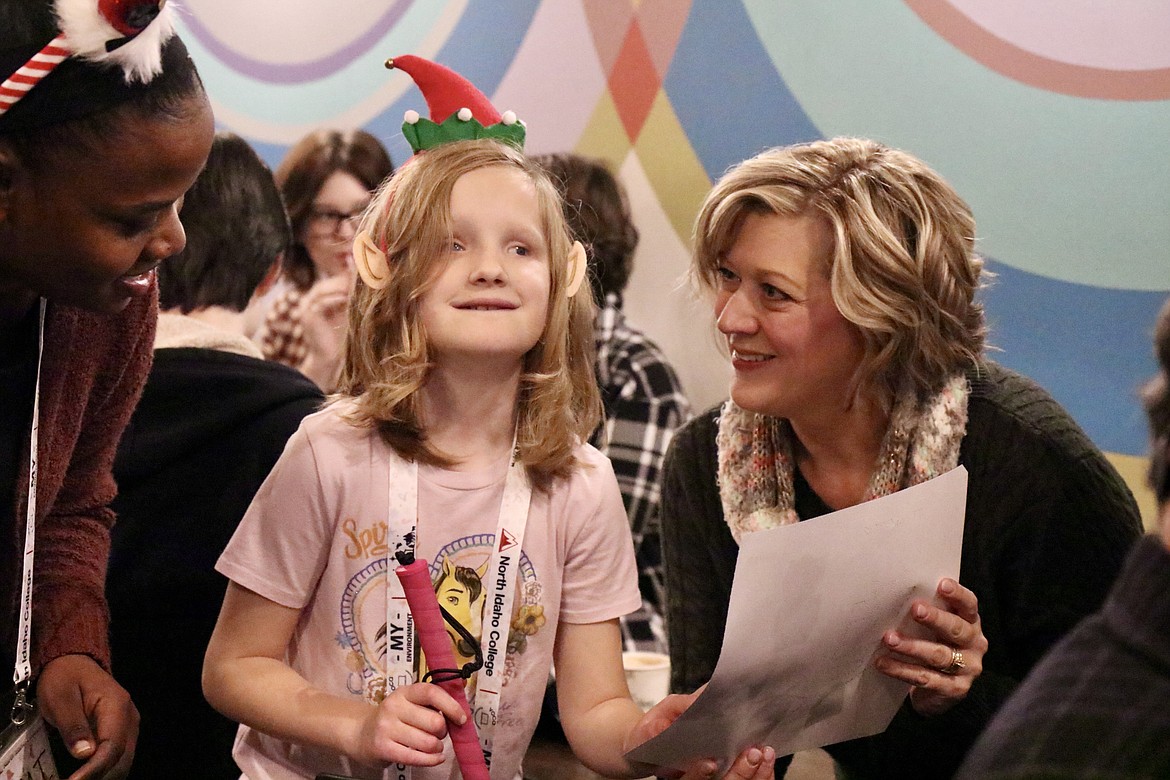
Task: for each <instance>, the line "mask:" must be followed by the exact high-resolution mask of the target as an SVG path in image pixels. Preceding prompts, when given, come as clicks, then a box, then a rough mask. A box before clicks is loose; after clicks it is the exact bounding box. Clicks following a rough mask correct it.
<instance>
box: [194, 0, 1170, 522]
mask: <svg viewBox="0 0 1170 780" xmlns="http://www.w3.org/2000/svg"><path fill="white" fill-rule="evenodd" d="M183 8H184V15H183V22H182V24H183V27H184V28H185V38H186V40H187V42H188V46H189V47H190V48H191V50H192V53H193V55H194V56H195V58H196V61H197V62H198V64H199V67H200V70H201V72H202V73H203V77H204V80H205V82H206V84H207V87H208V90H209V92H210V94H211V96H212V100H213V102H214V105H215V110H216V114H217V117H218V120H219V123H220V124H221V125H222V126H223V127H225V128H228V129H231V130H234V131H236V132H238V133H240V134H241V135H244V136H245V137H247V138H249V139H250V140H251V141H252V142H253V143H254V144H255V145H256V147H257V149H258V150H260V152H261V153H262V154H263V155H264V157H265V158H266V159H267V160H269V162H271V163H273V164H275V163H276V162H277V161H278V160H279V159H280V157H281V155H282V154H283V153H284V150H285V149H286V148H287V147H288V146H289V145H290V144H291V143H292V142H294V141H295V140H296V139H297V138H299V137H300V136H301V135H302V134H303V133H305V132H306V131H308V130H310V129H313V128H316V127H320V126H333V127H353V126H361V127H365V128H366V129H368V130H370V131H371V132H373V133H375V134H376V135H378V136H379V137H380V138H382V139H383V140H384V141H385V143H386V144H387V147H388V148H389V149H390V150H391V153H392V155H393V157H394V159H395V161H396V162H401V161H402V160H404V159H405V158H406V156H407V155H408V153H409V150H408V148H407V146H406V144H405V141H403V139H402V136H401V134H400V132H399V127H400V125H401V122H402V115H403V112H404V111H405V110H406V109H408V108H413V109H423V110H425V109H424V105H425V104H424V101H423V100H422V97H421V96H420V94H419V93H418V91H417V90H416V89H415V88H414V86H413V85H412V84H411V83H410V81H409V79H408V77H407V76H406V75H405V74H403V73H400V72H395V71H386V70H385V69H384V68H383V67H382V63H383V61H384V60H385V59H386V57H387V56H390V55H393V54H406V53H413V54H418V55H421V56H424V57H428V58H430V59H434V60H436V61H439V62H441V63H443V64H445V65H448V66H450V67H452V68H454V69H456V70H458V71H460V72H461V73H463V74H464V75H466V76H467V77H468V78H470V79H471V80H472V81H473V82H474V83H476V84H477V85H478V86H479V87H480V88H481V89H482V90H483V91H484V92H485V93H487V94H488V95H489V96H491V97H492V98H493V100H494V102H495V103H496V105H497V106H498V107H499V108H500V109H501V110H505V109H512V110H514V111H515V112H516V113H517V114H518V115H519V116H520V117H521V118H522V119H524V120H525V121H526V122H527V124H528V127H529V142H528V150H529V151H530V152H535V153H542V152H554V151H566V150H571V151H576V152H580V153H584V154H589V155H593V156H599V157H603V158H605V159H607V160H608V161H609V162H610V163H611V164H612V165H613V167H614V169H615V170H616V171H618V172H619V174H620V176H621V178H622V180H623V182H624V183H625V185H626V186H627V188H628V189H629V190H630V193H631V198H632V201H633V204H634V212H635V217H636V219H637V221H638V223H639V227H640V229H641V231H642V235H643V240H642V244H641V246H640V247H639V251H638V255H637V258H636V268H635V272H634V275H633V278H632V280H631V284H630V289H629V290H628V292H627V303H626V306H627V310H628V312H629V314H630V316H631V318H632V319H634V320H635V321H636V322H637V323H638V324H640V325H642V326H643V327H644V328H645V329H646V330H647V331H648V332H649V333H650V334H651V335H652V336H653V337H654V338H655V339H656V340H657V341H658V342H659V343H660V344H661V346H662V347H663V349H664V350H665V351H666V353H667V354H668V356H669V357H670V358H671V359H672V360H673V362H674V363H675V365H676V366H677V368H678V369H679V373H680V375H681V377H682V381H683V383H684V385H685V387H686V389H687V392H688V394H689V395H690V396H691V398H692V399H693V401H694V403H695V405H696V406H697V407H698V408H703V407H705V406H708V405H710V404H713V403H715V402H717V401H719V400H720V399H721V398H722V397H723V395H724V393H725V391H726V381H727V371H728V369H727V365H726V360H725V359H724V358H723V357H722V356H721V354H720V352H719V350H718V348H717V345H716V340H715V338H714V332H713V329H712V327H711V325H710V322H711V317H710V316H709V313H708V309H707V305H706V304H705V303H703V302H701V301H696V300H693V299H692V298H691V296H690V294H689V292H688V291H687V290H686V289H685V288H683V287H682V286H681V276H682V274H683V272H684V271H685V268H686V263H687V257H688V246H689V233H690V226H691V220H692V218H693V216H694V214H695V211H696V209H697V206H698V204H699V202H700V201H701V199H702V197H703V195H704V193H705V192H706V190H707V188H708V187H709V186H710V184H711V182H712V181H713V180H714V179H716V178H717V177H718V176H719V175H720V173H721V172H722V171H724V170H725V169H726V168H727V167H728V166H729V165H731V164H733V163H735V162H737V161H739V160H741V159H743V158H745V157H747V156H750V155H752V154H754V153H756V152H758V151H760V150H762V149H764V148H766V147H769V146H774V145H778V144H786V143H792V142H798V141H807V140H811V139H815V138H820V137H831V136H834V135H860V136H869V137H873V138H876V139H878V140H881V141H883V142H885V143H887V144H890V145H892V146H897V147H901V148H904V149H907V150H909V151H911V152H913V153H915V154H916V155H918V156H920V157H922V158H923V159H925V160H926V161H927V162H928V163H930V164H931V165H932V166H933V167H935V168H936V169H937V170H939V171H940V172H941V173H943V175H944V176H946V177H947V178H948V179H949V180H950V181H951V182H952V183H953V184H954V185H955V186H956V188H957V189H958V190H959V192H960V193H962V194H963V195H964V196H965V197H966V198H967V200H968V201H969V202H970V204H971V205H972V207H973V208H974V210H975V215H976V218H977V220H978V224H979V236H978V238H979V247H980V250H981V251H982V253H983V254H984V255H985V256H986V257H987V258H988V259H989V267H990V268H991V269H992V270H993V271H994V272H995V273H996V278H995V279H994V282H993V284H992V286H991V287H990V288H989V289H987V290H986V291H985V299H986V304H987V309H988V313H989V316H990V325H991V341H992V343H993V344H994V345H995V346H996V347H997V348H998V350H999V351H997V352H995V353H994V354H993V357H994V358H995V359H997V360H999V361H1000V362H1002V363H1004V364H1005V365H1008V366H1010V367H1012V368H1015V369H1017V370H1019V371H1022V372H1023V373H1025V374H1027V375H1029V376H1031V377H1033V378H1034V379H1036V380H1037V381H1039V382H1040V383H1041V384H1043V385H1044V386H1045V387H1047V388H1048V389H1049V390H1050V391H1051V392H1052V393H1053V394H1054V395H1055V396H1056V397H1057V398H1058V399H1059V400H1060V401H1061V402H1062V403H1063V404H1064V405H1065V406H1067V407H1068V409H1069V410H1070V411H1071V412H1072V413H1073V415H1074V416H1075V417H1076V419H1077V420H1078V421H1079V422H1080V423H1081V425H1082V426H1083V427H1084V428H1085V429H1086V431H1087V432H1088V433H1089V435H1090V436H1091V437H1092V438H1093V439H1094V441H1096V442H1097V443H1098V444H1099V445H1100V446H1101V447H1102V448H1103V449H1105V450H1106V451H1107V452H1108V453H1109V454H1110V457H1111V459H1112V460H1113V461H1114V463H1115V464H1117V465H1118V466H1119V467H1120V468H1121V469H1122V471H1123V473H1125V475H1126V477H1127V479H1129V481H1130V482H1131V484H1133V485H1135V486H1138V485H1140V484H1141V483H1142V479H1143V469H1144V464H1145V459H1144V453H1145V449H1146V439H1145V423H1144V418H1143V415H1142V412H1141V408H1140V406H1139V404H1138V402H1137V398H1136V390H1137V388H1138V387H1139V386H1140V384H1141V383H1142V381H1143V380H1144V379H1145V378H1146V377H1147V376H1149V375H1150V374H1151V373H1152V372H1153V370H1154V362H1153V358H1152V354H1151V349H1150V330H1151V327H1152V323H1153V320H1154V316H1155V314H1156V312H1157V310H1158V307H1159V305H1160V304H1161V302H1162V300H1163V299H1164V298H1165V297H1166V295H1167V293H1168V292H1170V154H1168V153H1167V150H1168V146H1170V46H1167V45H1166V41H1167V40H1170V4H1168V3H1166V2H1165V0H1111V1H1110V2H1108V3H1105V2H1100V1H1099V0H1032V2H1028V3H1020V2H1018V1H1017V0H832V2H824V0H693V1H691V0H544V1H543V2H541V1H540V0H449V1H447V2H442V1H440V0H330V2H328V3H320V2H308V1H307V0H248V2H240V1H239V0H186V2H185V3H184V4H183ZM1143 500H1145V501H1147V502H1148V500H1149V499H1148V496H1144V497H1143ZM1147 509H1148V507H1147Z"/></svg>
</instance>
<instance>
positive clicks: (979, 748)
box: [959, 303, 1170, 780]
mask: <svg viewBox="0 0 1170 780" xmlns="http://www.w3.org/2000/svg"><path fill="white" fill-rule="evenodd" d="M1154 347H1155V350H1154V351H1155V353H1156V355H1157V358H1158V364H1159V373H1158V376H1157V377H1156V378H1155V379H1153V380H1152V381H1151V382H1150V383H1149V384H1147V386H1146V388H1145V391H1144V392H1143V394H1142V395H1143V400H1144V402H1145V407H1146V414H1147V416H1148V417H1149V423H1150V440H1151V452H1150V475H1149V476H1150V487H1152V488H1153V489H1154V494H1155V496H1156V497H1157V499H1158V523H1159V525H1160V533H1159V535H1156V536H1155V535H1151V536H1146V537H1145V538H1143V539H1142V540H1141V541H1140V542H1138V544H1137V545H1136V546H1135V547H1134V549H1133V550H1132V551H1131V552H1130V554H1129V558H1128V560H1127V561H1126V563H1125V568H1124V569H1122V572H1121V576H1120V577H1118V579H1117V582H1116V583H1115V584H1114V586H1113V590H1112V591H1110V593H1109V597H1108V598H1107V599H1106V600H1105V604H1104V605H1103V606H1102V608H1101V610H1100V611H1099V612H1097V613H1095V614H1093V615H1091V616H1090V617H1089V618H1088V619H1086V620H1084V621H1082V622H1081V623H1080V624H1079V625H1078V626H1077V627H1076V628H1075V629H1073V630H1072V631H1071V632H1070V633H1069V634H1068V636H1066V637H1065V638H1064V639H1062V640H1061V641H1060V642H1059V643H1057V645H1056V646H1055V647H1053V648H1052V651H1051V652H1049V653H1048V655H1046V656H1044V658H1042V659H1041V660H1040V662H1039V663H1038V664H1036V667H1035V668H1034V669H1033V670H1032V671H1031V673H1030V674H1029V675H1028V677H1027V679H1025V680H1024V682H1023V683H1022V684H1021V685H1020V687H1019V688H1018V689H1017V690H1016V692H1015V694H1014V695H1013V696H1012V697H1011V698H1010V699H1008V701H1007V703H1006V704H1004V705H1003V708H1002V709H1001V710H1000V711H999V713H998V714H997V715H996V716H995V718H994V719H992V721H991V724H990V725H989V726H988V727H987V730H986V731H984V732H983V735H982V736H981V737H980V738H979V741H978V742H976V743H975V747H973V748H972V749H971V753H970V754H969V755H968V756H967V760H966V761H965V762H964V763H963V768H962V771H961V772H959V777H961V778H970V780H984V779H985V778H1000V779H1002V780H1007V779H1008V778H1028V777H1061V778H1074V777H1079V778H1096V777H1118V778H1159V777H1170V713H1168V712H1167V709H1166V702H1167V701H1170V303H1167V304H1164V305H1163V306H1162V311H1161V313H1160V314H1159V315H1158V323H1157V327H1156V329H1155V331H1154Z"/></svg>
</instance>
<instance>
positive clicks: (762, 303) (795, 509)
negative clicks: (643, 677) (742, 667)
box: [663, 138, 1140, 777]
mask: <svg viewBox="0 0 1170 780" xmlns="http://www.w3.org/2000/svg"><path fill="white" fill-rule="evenodd" d="M982 270H983V263H982V262H981V260H980V259H979V258H978V257H977V256H976V254H975V221H974V218H973V216H972V213H971V210H970V209H969V208H968V206H967V204H966V203H964V202H963V200H962V199H961V198H960V197H959V195H958V194H957V193H956V192H955V191H954V189H953V188H952V187H951V186H950V185H949V184H947V182H946V181H944V180H943V179H942V177H940V176H939V175H938V174H937V173H935V172H934V171H932V170H931V169H930V168H929V167H927V166H926V165H925V164H924V163H922V162H921V161H920V160H918V159H916V158H915V157H913V156H911V155H909V154H907V153H905V152H901V151H898V150H895V149H890V148H887V147H885V146H882V145H881V144H878V143H875V142H873V141H868V140H863V139H853V138H836V139H833V140H830V141H821V142H816V143H811V144H805V145H800V146H793V147H789V148H782V149H773V150H770V151H767V152H764V153H762V154H760V155H758V156H756V157H753V158H751V159H749V160H747V161H746V162H744V163H742V164H740V165H738V166H736V167H735V168H733V169H732V170H730V171H729V172H728V173H727V174H726V175H725V176H724V177H723V178H722V179H721V180H720V181H719V182H718V183H717V184H716V185H715V187H714V189H713V190H712V191H711V193H710V194H709V195H708V197H707V199H706V201H705V203H704V204H703V207H702V209H701V211H700V214H699V217H698V221H697V224H696V228H695V256H694V263H693V266H692V271H693V274H694V277H695V278H696V279H697V280H698V282H699V283H700V286H701V287H702V288H703V289H705V290H707V291H708V292H709V293H710V294H711V296H712V298H713V302H714V316H715V322H716V326H717V327H718V329H719V332H720V333H721V334H722V335H723V336H724V337H725V339H726V344H727V348H728V352H729V353H730V357H731V363H732V367H733V369H734V374H733V378H732V380H731V388H730V395H731V400H730V401H728V402H727V403H726V404H724V405H723V406H722V408H721V409H714V410H711V411H710V412H708V413H707V414H705V415H702V416H701V417H699V418H696V420H694V421H693V422H692V423H691V424H689V425H688V426H687V427H685V428H684V429H683V430H682V431H681V432H680V433H679V434H678V436H677V437H676V439H675V441H674V443H673V445H672V447H671V451H670V453H669V454H668V456H667V463H666V467H665V475H664V488H663V507H664V508H663V544H664V552H665V554H664V562H665V568H666V583H667V593H668V594H669V595H668V609H667V625H668V627H669V631H670V635H669V639H670V650H671V660H672V673H673V687H674V688H675V689H676V690H692V689H694V688H695V687H697V686H699V685H701V684H703V683H704V682H706V681H707V679H708V678H709V676H710V674H711V671H712V669H713V668H714V665H715V662H716V659H717V658H718V656H719V641H720V637H722V635H723V626H724V623H725V621H726V615H727V600H728V596H729V592H730V586H731V578H732V572H733V571H734V567H735V561H736V556H737V553H738V549H739V548H738V543H737V542H738V540H739V539H741V538H742V535H743V534H746V533H751V532H753V531H756V530H759V529H763V528H770V527H774V526H777V525H783V524H786V523H795V522H798V521H803V520H810V519H813V518H816V517H817V516H819V515H823V514H826V513H828V512H830V511H833V510H838V509H843V508H845V507H850V506H854V505H856V504H859V503H861V502H863V501H867V500H870V499H873V498H877V497H880V496H883V495H887V494H889V493H892V492H894V491H897V490H901V489H903V488H905V487H908V486H911V485H914V484H918V483H920V482H923V481H925V480H928V479H930V478H932V477H934V476H937V475H940V474H942V473H945V472H946V471H948V470H950V469H952V468H954V467H955V466H957V465H960V464H961V465H963V466H965V467H966V468H967V471H968V472H969V487H968V496H967V513H966V525H965V531H964V539H963V553H962V566H961V570H960V572H959V580H960V581H959V582H956V581H954V580H952V579H949V578H946V579H943V580H942V581H940V582H939V584H938V590H937V598H936V599H934V600H933V601H931V602H926V601H919V602H917V603H915V604H914V605H913V607H912V608H911V610H910V612H911V615H910V616H911V618H912V619H913V620H914V621H915V622H916V623H918V624H919V625H920V626H922V627H923V628H925V629H926V635H927V637H928V638H926V639H915V638H912V637H911V636H909V635H907V634H905V633H902V632H901V631H898V630H897V629H896V628H895V627H893V626H891V627H890V629H889V630H888V631H886V632H885V634H884V635H883V636H882V639H881V648H880V652H878V653H877V656H876V660H875V665H876V667H877V669H879V670H880V671H881V672H883V673H885V674H887V675H889V676H890V677H892V678H894V679H896V680H900V681H902V682H904V683H905V684H906V689H907V697H906V701H905V703H904V705H903V707H902V709H901V711H900V712H899V713H898V714H897V716H896V717H895V718H894V721H893V722H892V724H891V725H890V727H889V728H888V729H887V730H886V732H885V733H883V734H879V735H877V736H874V737H869V738H866V739H860V740H856V741H853V742H847V743H843V744H840V745H833V746H829V748H828V750H829V752H830V753H831V754H832V755H833V756H834V758H835V759H836V760H837V762H838V763H839V764H840V765H841V767H842V768H843V769H844V770H845V771H846V773H847V774H848V776H850V777H949V776H951V775H952V774H953V773H954V771H955V769H956V768H957V767H958V765H959V762H960V761H961V760H962V757H963V755H964V753H965V751H966V750H967V748H968V747H969V746H970V745H971V743H972V741H973V740H974V739H975V737H976V736H977V735H978V733H979V731H980V730H981V729H982V728H983V725H984V724H985V723H986V722H987V720H988V718H989V717H990V715H991V714H992V713H993V712H994V711H995V709H996V708H997V707H998V706H999V704H1000V703H1001V702H1002V701H1003V700H1004V699H1005V698H1006V697H1007V695H1008V694H1009V693H1010V692H1011V691H1012V689H1013V688H1015V686H1016V685H1017V683H1018V682H1019V681H1020V680H1021V679H1022V678H1023V676H1024V675H1025V674H1026V673H1027V671H1028V669H1030V668H1031V667H1032V665H1033V664H1034V663H1035V662H1036V660H1037V659H1038V658H1039V657H1040V656H1041V655H1042V654H1043V653H1044V652H1045V651H1046V650H1047V649H1048V648H1049V647H1050V646H1051V645H1052V643H1053V642H1054V641H1055V640H1056V639H1057V638H1058V637H1060V636H1061V635H1062V634H1063V633H1065V632H1066V631H1068V630H1069V629H1070V628H1071V627H1072V626H1073V625H1075V624H1076V622H1077V621H1078V620H1079V619H1080V618H1081V617H1083V616H1084V615H1087V614H1088V613H1090V612H1092V611H1093V610H1094V609H1095V608H1096V607H1097V606H1098V605H1099V604H1100V602H1101V599H1102V598H1103V597H1104V595H1105V593H1106V592H1107V590H1108V588H1109V585H1110V583H1111V582H1112V581H1113V579H1114V577H1115V576H1116V574H1117V572H1118V570H1119V567H1120V565H1121V563H1122V560H1123V559H1124V557H1125V554H1126V551H1127V550H1128V548H1129V546H1130V545H1131V544H1132V543H1133V541H1134V540H1135V539H1136V538H1137V536H1138V533H1139V530H1140V520H1139V517H1138V511H1137V508H1136V506H1135V504H1134V500H1133V497H1132V496H1131V495H1130V493H1129V491H1128V489H1127V488H1126V487H1125V484H1124V483H1123V482H1122V480H1121V478H1120V477H1119V476H1118V474H1117V473H1116V471H1115V470H1114V469H1113V468H1112V467H1111V466H1110V465H1109V464H1108V462H1107V461H1106V460H1105V459H1104V457H1103V456H1102V454H1101V453H1100V452H1099V451H1098V450H1097V448H1096V447H1094V446H1093V444H1092V443H1091V442H1090V441H1089V440H1088V439H1087V438H1086V437H1085V435H1084V433H1082V432H1081V430H1080V429H1079V428H1078V427H1077V425H1076V424H1075V423H1074V422H1073V420H1072V419H1071V418H1070V417H1069V415H1068V414H1067V413H1066V412H1065V411H1064V410H1063V409H1062V408H1061V407H1060V406H1059V405H1058V404H1057V403H1056V402H1055V401H1054V400H1053V399H1052V398H1051V397H1050V396H1049V395H1048V394H1047V393H1046V392H1045V391H1044V390H1043V389H1041V388H1040V387H1038V386H1037V385H1036V384H1034V383H1033V382H1031V381H1030V380H1028V379H1026V378H1024V377H1022V376H1019V375H1018V374H1015V373H1013V372H1011V371H1009V370H1007V369H1005V368H1003V367H1001V366H998V365H996V364H995V363H993V362H991V361H990V360H988V359H987V358H986V357H985V356H984V354H983V353H984V338H985V332H986V328H985V324H984V315H983V309H982V306H981V305H980V303H979V301H978V298H977V292H978V290H979V288H980V277H981V274H982ZM814 522H815V520H814ZM780 583H785V585H784V587H800V583H793V582H791V581H790V579H788V578H785V577H784V573H783V572H777V577H776V587H781V585H780ZM812 595H814V594H810V596H812ZM878 649H879V648H875V650H878ZM825 650H826V652H828V651H830V650H831V648H825ZM779 763H780V764H781V766H784V765H785V764H786V762H779Z"/></svg>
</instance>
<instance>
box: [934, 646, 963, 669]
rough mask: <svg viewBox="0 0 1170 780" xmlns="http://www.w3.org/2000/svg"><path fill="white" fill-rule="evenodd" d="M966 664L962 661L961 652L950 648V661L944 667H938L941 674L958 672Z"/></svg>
mask: <svg viewBox="0 0 1170 780" xmlns="http://www.w3.org/2000/svg"><path fill="white" fill-rule="evenodd" d="M966 665H967V664H965V663H963V654H962V653H960V652H959V651H958V650H955V649H954V648H951V662H950V663H949V664H947V665H946V666H945V667H944V668H942V669H940V670H939V671H941V672H942V673H943V674H958V673H959V670H960V669H962V668H963V667H965V666H966Z"/></svg>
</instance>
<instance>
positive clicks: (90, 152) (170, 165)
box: [0, 93, 214, 313]
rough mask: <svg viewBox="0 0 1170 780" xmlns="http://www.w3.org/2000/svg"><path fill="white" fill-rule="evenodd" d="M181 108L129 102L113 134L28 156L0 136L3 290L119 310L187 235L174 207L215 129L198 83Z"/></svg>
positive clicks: (10, 294)
mask: <svg viewBox="0 0 1170 780" xmlns="http://www.w3.org/2000/svg"><path fill="white" fill-rule="evenodd" d="M176 117H178V118H174V117H172V118H150V117H142V116H138V115H136V114H134V113H133V112H132V111H130V112H127V114H126V115H125V119H124V120H123V121H122V124H121V127H120V129H119V134H118V136H117V138H114V139H105V140H101V141H94V142H93V144H92V147H91V148H83V149H79V150H77V153H76V154H72V155H70V154H67V153H66V152H64V151H58V152H54V153H53V154H52V155H51V156H50V158H48V159H38V160H22V159H21V158H20V156H19V154H18V152H17V151H16V150H15V149H14V148H13V146H12V145H10V144H6V143H5V142H4V140H3V139H2V138H0V297H5V298H12V297H17V296H21V295H27V294H29V293H31V294H33V295H43V296H45V297H47V298H49V299H51V300H54V301H59V302H61V303H66V304H70V305H73V306H78V307H81V308H85V309H90V310H93V311H103V312H109V313H115V312H118V311H121V310H122V309H123V308H124V307H125V306H126V305H127V304H128V303H129V302H130V299H131V298H132V297H135V296H138V295H145V294H146V293H147V291H148V290H149V286H150V281H151V277H152V276H153V274H152V272H153V270H154V269H155V268H156V267H157V266H158V264H159V263H160V262H162V261H163V260H165V259H166V258H168V257H170V256H172V255H174V254H176V253H178V252H179V251H181V250H182V249H183V246H184V245H185V244H186V236H185V235H184V233H183V227H182V225H181V224H180V223H179V217H178V211H179V207H180V206H181V205H182V198H183V194H184V193H185V192H186V191H187V189H188V188H189V187H190V186H191V184H192V183H193V182H194V181H195V177H196V176H198V174H199V171H200V170H201V169H202V168H203V163H204V162H205V161H206V159H207V154H208V151H209V150H210V148H211V139H212V136H213V134H214V123H213V120H212V115H211V108H210V106H209V104H208V103H207V99H206V97H205V96H204V95H203V94H202V93H198V94H196V95H192V96H191V97H189V98H187V100H186V104H185V105H184V106H183V107H182V108H181V109H180V110H179V111H177V112H176Z"/></svg>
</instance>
